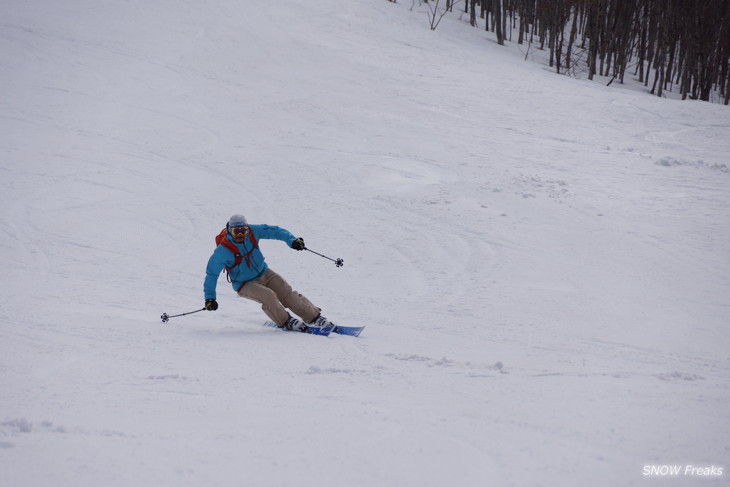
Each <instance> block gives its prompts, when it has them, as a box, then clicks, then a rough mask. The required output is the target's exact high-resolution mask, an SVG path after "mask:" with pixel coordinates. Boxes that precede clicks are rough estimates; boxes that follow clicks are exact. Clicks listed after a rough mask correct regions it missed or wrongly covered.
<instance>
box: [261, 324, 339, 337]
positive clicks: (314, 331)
mask: <svg viewBox="0 0 730 487" xmlns="http://www.w3.org/2000/svg"><path fill="white" fill-rule="evenodd" d="M264 326H268V327H270V328H276V329H278V330H281V331H291V330H287V329H285V328H279V325H277V324H276V323H274V322H273V321H267V322H265V323H264ZM331 331H332V328H320V327H318V326H309V325H307V329H306V330H304V331H303V332H300V333H307V334H309V335H320V336H325V337H326V336H327V335H329V334H330V332H331Z"/></svg>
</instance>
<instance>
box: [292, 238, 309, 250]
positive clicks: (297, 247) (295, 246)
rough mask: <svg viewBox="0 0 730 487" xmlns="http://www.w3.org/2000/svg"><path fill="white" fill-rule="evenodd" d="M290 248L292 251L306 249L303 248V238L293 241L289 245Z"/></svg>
mask: <svg viewBox="0 0 730 487" xmlns="http://www.w3.org/2000/svg"><path fill="white" fill-rule="evenodd" d="M291 248H293V249H294V250H304V249H306V247H305V246H304V239H303V238H298V239H296V240H295V241H293V242H292V243H291Z"/></svg>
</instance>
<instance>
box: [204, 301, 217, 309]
mask: <svg viewBox="0 0 730 487" xmlns="http://www.w3.org/2000/svg"><path fill="white" fill-rule="evenodd" d="M205 309H207V310H208V311H215V310H217V309H218V302H217V301H216V300H215V299H206V300H205Z"/></svg>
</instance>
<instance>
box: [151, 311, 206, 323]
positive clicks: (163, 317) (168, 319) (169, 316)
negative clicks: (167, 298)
mask: <svg viewBox="0 0 730 487" xmlns="http://www.w3.org/2000/svg"><path fill="white" fill-rule="evenodd" d="M203 310H205V308H200V309H196V310H195V311H188V312H187V313H180V314H179V315H168V314H167V313H162V316H160V319H161V320H162V322H163V323H167V322H168V321H170V318H175V317H177V316H185V315H191V314H193V313H198V312H199V311H203Z"/></svg>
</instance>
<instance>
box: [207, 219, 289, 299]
mask: <svg viewBox="0 0 730 487" xmlns="http://www.w3.org/2000/svg"><path fill="white" fill-rule="evenodd" d="M249 227H250V228H251V232H253V236H254V238H255V239H256V242H258V241H259V240H261V239H270V240H281V241H282V242H286V243H287V245H289V247H291V244H292V242H294V240H296V238H295V237H294V235H292V234H291V233H290V232H289V230H286V229H284V228H281V227H276V226H272V225H249ZM226 239H228V241H230V242H232V243H233V244H234V245H235V246H236V247H238V250H239V251H240V253H241V254H242V255H247V256H248V258H245V259H243V261H241V263H240V264H238V265H237V266H235V267H233V266H234V264H235V260H236V259H235V256H234V255H233V253H232V252H231V251H230V250H228V249H227V248H226V247H224V246H223V245H219V246H217V247H216V248H215V250H214V251H213V255H211V256H210V259H208V266H207V267H206V268H205V282H204V283H203V292H204V293H205V299H216V293H215V289H216V286H217V284H218V277H219V276H220V274H221V272H222V271H223V269H224V268H226V267H228V268H231V267H233V268H232V269H231V270H230V272H229V274H228V276H229V277H230V279H231V285H232V286H233V290H234V291H238V290H239V289H240V288H242V287H243V285H244V284H246V283H247V282H249V281H253V280H254V279H258V278H259V277H261V275H262V274H263V273H264V272H265V271H266V269H268V268H269V266H267V265H266V262H265V261H264V254H262V253H261V250H259V248H258V245H257V246H255V247H254V244H253V242H251V239H249V238H248V237H247V238H246V240H245V241H244V242H243V243H240V244H239V243H236V242H234V241H233V236H231V232H227V233H226Z"/></svg>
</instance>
